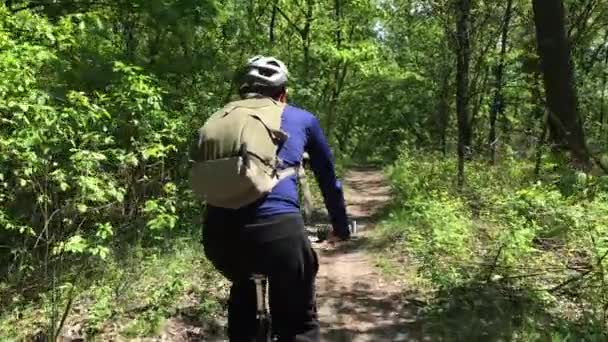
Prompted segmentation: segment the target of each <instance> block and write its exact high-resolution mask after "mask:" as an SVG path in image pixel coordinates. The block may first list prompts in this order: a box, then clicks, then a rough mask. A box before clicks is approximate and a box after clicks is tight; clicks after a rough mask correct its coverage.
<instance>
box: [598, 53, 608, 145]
mask: <svg viewBox="0 0 608 342" xmlns="http://www.w3.org/2000/svg"><path fill="white" fill-rule="evenodd" d="M605 53H606V57H605V60H604V70H602V72H603V74H602V98H601V100H600V131H599V139H600V141H602V140H603V139H604V117H605V116H606V85H607V84H606V83H608V70H607V68H608V50H606V52H605Z"/></svg>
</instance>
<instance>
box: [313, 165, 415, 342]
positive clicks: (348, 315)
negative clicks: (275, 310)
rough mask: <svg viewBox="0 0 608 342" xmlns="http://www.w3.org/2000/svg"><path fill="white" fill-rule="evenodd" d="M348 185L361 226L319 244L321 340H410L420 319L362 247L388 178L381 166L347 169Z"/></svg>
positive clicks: (381, 203)
mask: <svg viewBox="0 0 608 342" xmlns="http://www.w3.org/2000/svg"><path fill="white" fill-rule="evenodd" d="M344 185H345V198H346V202H347V210H348V213H349V216H350V218H351V219H354V220H356V221H357V226H358V227H357V230H358V232H357V234H356V236H355V237H354V238H353V240H352V241H350V242H349V243H347V244H344V245H342V246H341V247H339V248H336V249H333V250H331V249H329V250H327V249H323V248H321V247H320V246H316V248H317V250H318V252H319V256H320V269H319V275H318V278H317V300H318V304H319V319H320V321H321V327H322V341H331V342H340V341H349V342H351V341H352V342H359V341H408V340H410V337H409V336H408V334H407V331H406V330H407V329H405V327H406V326H408V325H409V324H411V323H413V321H415V319H414V317H415V314H414V312H410V311H411V310H413V309H410V308H408V307H406V306H404V305H403V304H402V303H404V301H403V300H402V298H401V297H402V296H401V293H402V291H401V289H400V288H399V286H397V285H396V284H394V283H391V282H388V281H386V280H385V279H383V277H382V276H381V275H380V274H379V272H378V270H377V269H376V268H375V267H374V264H373V261H372V260H371V258H370V256H369V255H367V254H366V253H365V252H364V250H363V245H364V244H365V242H366V241H367V240H368V235H369V232H370V230H371V229H372V228H373V226H374V224H375V219H374V216H375V215H376V214H378V212H379V211H380V210H381V209H382V208H383V207H385V206H386V205H387V204H388V202H389V200H390V194H389V190H390V189H389V187H388V185H387V181H386V180H385V179H384V177H383V174H382V172H381V171H378V170H375V169H356V170H351V171H349V172H348V173H347V175H346V177H345V179H344ZM408 323H409V324H408Z"/></svg>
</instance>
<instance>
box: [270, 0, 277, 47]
mask: <svg viewBox="0 0 608 342" xmlns="http://www.w3.org/2000/svg"><path fill="white" fill-rule="evenodd" d="M278 3H279V0H275V1H274V5H273V6H272V15H271V16H270V27H269V28H268V36H269V37H268V38H269V40H270V45H274V26H275V24H276V22H277V10H278Z"/></svg>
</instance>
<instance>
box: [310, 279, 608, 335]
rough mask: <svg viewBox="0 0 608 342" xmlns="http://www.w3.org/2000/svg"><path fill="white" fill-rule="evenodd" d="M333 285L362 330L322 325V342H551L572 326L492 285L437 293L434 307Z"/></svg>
mask: <svg viewBox="0 0 608 342" xmlns="http://www.w3.org/2000/svg"><path fill="white" fill-rule="evenodd" d="M330 286H333V287H332V288H331V291H329V293H332V294H333V295H334V296H335V297H334V298H332V299H333V300H334V303H335V305H334V309H335V310H336V312H337V313H338V314H344V315H349V316H350V317H352V320H353V321H356V322H359V324H361V326H360V327H358V328H344V327H343V326H342V325H341V324H335V323H334V322H322V332H323V339H322V340H323V341H484V342H485V341H489V342H494V341H496V342H498V341H514V340H518V339H519V340H535V341H537V340H540V341H550V340H551V337H552V335H551V332H550V331H551V330H549V329H546V328H548V327H555V326H556V325H557V326H560V325H561V326H563V327H564V329H566V328H565V324H567V323H565V322H563V321H558V320H557V319H555V318H554V317H553V316H552V315H551V314H550V313H548V312H546V311H545V310H544V309H543V307H542V305H541V304H540V303H539V302H538V301H536V300H535V299H533V298H532V297H531V296H529V295H527V294H526V293H525V292H517V291H506V290H504V289H501V288H499V287H497V286H493V285H485V286H484V285H481V284H476V285H470V286H463V287H460V288H456V289H453V290H452V291H450V292H449V293H448V292H442V293H438V294H437V297H436V299H435V303H434V304H424V303H422V302H419V301H416V300H415V299H413V298H412V297H413V296H415V294H414V293H407V292H403V293H401V294H398V295H383V294H374V295H373V296H370V291H369V289H367V288H366V284H361V287H360V288H355V289H354V290H351V291H348V292H344V289H342V288H340V286H338V285H337V284H330ZM570 329H572V328H571V327H570ZM552 331H555V329H553V330H552ZM570 331H572V330H570ZM522 333H529V334H531V336H527V335H524V336H522ZM357 336H359V338H357ZM361 337H364V338H361ZM522 338H523V339H522ZM598 338H599V337H598ZM603 338H605V337H603ZM575 340H577V339H575ZM603 340H604V339H601V338H600V339H598V341H603Z"/></svg>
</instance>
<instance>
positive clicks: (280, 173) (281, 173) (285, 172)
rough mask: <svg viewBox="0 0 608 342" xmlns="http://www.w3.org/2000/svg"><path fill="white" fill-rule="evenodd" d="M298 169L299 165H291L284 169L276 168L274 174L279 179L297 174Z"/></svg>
mask: <svg viewBox="0 0 608 342" xmlns="http://www.w3.org/2000/svg"><path fill="white" fill-rule="evenodd" d="M299 170H300V166H292V167H288V168H285V169H281V170H277V171H276V173H275V174H276V177H277V178H278V180H279V181H281V180H283V179H285V178H287V177H290V176H293V175H295V174H297V173H298V171H299Z"/></svg>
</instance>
